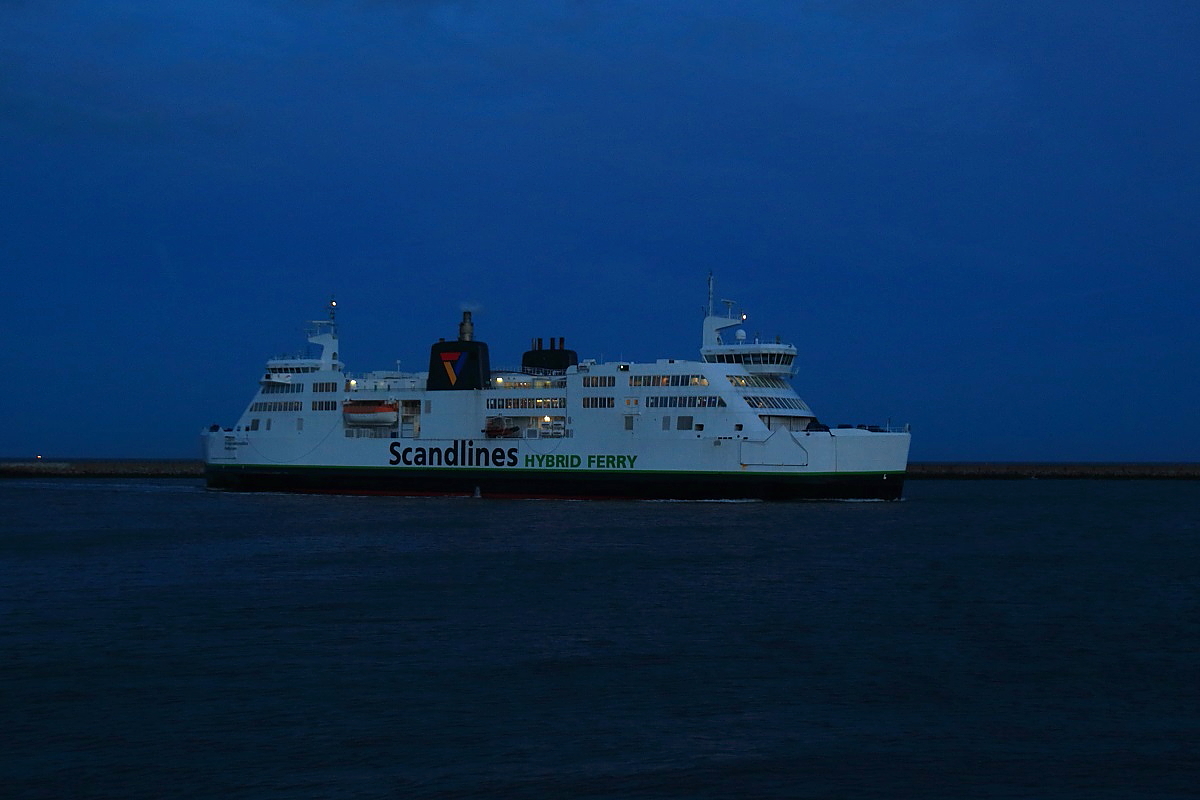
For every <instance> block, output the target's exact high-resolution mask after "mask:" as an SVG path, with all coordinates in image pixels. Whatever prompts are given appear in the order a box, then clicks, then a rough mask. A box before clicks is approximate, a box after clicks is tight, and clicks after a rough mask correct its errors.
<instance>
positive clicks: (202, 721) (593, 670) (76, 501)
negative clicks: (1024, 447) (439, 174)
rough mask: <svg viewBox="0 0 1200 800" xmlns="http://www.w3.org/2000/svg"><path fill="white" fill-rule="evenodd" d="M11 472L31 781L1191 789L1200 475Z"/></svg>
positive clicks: (173, 789) (3, 496)
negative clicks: (901, 495) (592, 479)
mask: <svg viewBox="0 0 1200 800" xmlns="http://www.w3.org/2000/svg"><path fill="white" fill-rule="evenodd" d="M906 494H907V499H906V500H905V501H904V502H901V503H814V504H796V505H774V504H763V503H617V502H595V503H586V502H539V501H490V500H467V499H453V500H449V499H447V500H442V499H434V500H430V499H420V500H412V499H391V498H347V497H307V496H285V495H235V494H223V493H215V492H207V491H205V490H203V489H202V488H201V487H200V486H199V485H198V484H196V483H193V482H189V481H178V480H166V481H154V480H45V481H35V480H6V481H2V482H0V526H2V532H0V796H2V797H4V798H34V797H39V798H40V797H45V798H94V797H112V798H187V797H205V798H208V797H212V798H218V797H219V798H265V797H280V798H290V797H295V798H375V797H402V798H473V797H504V798H627V797H634V798H657V797H673V798H674V797H678V798H727V797H728V798H741V797H746V798H895V797H921V798H973V797H1005V798H1088V800H1095V799H1097V798H1195V797H1197V796H1198V795H1197V792H1198V791H1200V789H1198V787H1200V484H1198V483H1196V482H1186V481H1178V482H1176V481H1130V482H1121V481H1080V482H1075V481H978V482H969V481H963V482H937V481H929V482H911V483H910V484H909V486H908V488H907V490H906Z"/></svg>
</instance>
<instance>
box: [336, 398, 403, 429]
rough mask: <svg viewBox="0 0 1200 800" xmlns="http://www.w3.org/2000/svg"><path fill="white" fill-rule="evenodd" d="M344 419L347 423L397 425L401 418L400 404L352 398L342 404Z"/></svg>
mask: <svg viewBox="0 0 1200 800" xmlns="http://www.w3.org/2000/svg"><path fill="white" fill-rule="evenodd" d="M342 419H344V420H345V421H346V424H347V425H395V424H396V423H397V422H398V421H399V420H400V404H399V403H394V402H393V403H385V402H380V401H379V400H350V401H349V402H346V403H343V404H342Z"/></svg>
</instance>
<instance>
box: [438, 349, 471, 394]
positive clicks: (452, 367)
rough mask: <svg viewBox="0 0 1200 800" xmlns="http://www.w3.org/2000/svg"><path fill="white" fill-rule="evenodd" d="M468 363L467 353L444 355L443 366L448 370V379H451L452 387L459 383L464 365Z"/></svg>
mask: <svg viewBox="0 0 1200 800" xmlns="http://www.w3.org/2000/svg"><path fill="white" fill-rule="evenodd" d="M466 361H467V354H466V352H465V351H464V352H461V353H442V366H444V367H445V368H446V377H448V378H449V379H450V385H451V386H453V385H455V384H456V383H458V376H459V375H460V374H461V373H462V368H463V364H465V363H466Z"/></svg>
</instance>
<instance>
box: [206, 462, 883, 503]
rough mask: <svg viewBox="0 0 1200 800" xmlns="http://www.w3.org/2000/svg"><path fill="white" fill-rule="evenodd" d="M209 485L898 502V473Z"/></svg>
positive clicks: (423, 477) (247, 474) (251, 476)
mask: <svg viewBox="0 0 1200 800" xmlns="http://www.w3.org/2000/svg"><path fill="white" fill-rule="evenodd" d="M205 477H206V479H207V482H208V486H209V487H210V488H213V489H228V490H233V491H279V492H310V493H335V494H394V495H443V494H444V495H475V494H478V495H480V496H483V497H573V498H630V499H679V500H710V499H712V500H718V499H722V500H723V499H761V500H857V499H863V500H898V499H899V498H900V495H901V491H902V489H903V486H904V473H903V472H855V473H847V472H819V473H783V474H781V473H767V472H737V473H729V472H699V471H694V472H682V471H655V470H639V471H636V472H632V471H615V470H614V471H597V470H551V469H462V468H445V467H443V468H436V467H435V468H425V469H414V468H411V467H404V468H395V467H327V466H280V465H220V464H210V465H208V466H207V467H206V469H205Z"/></svg>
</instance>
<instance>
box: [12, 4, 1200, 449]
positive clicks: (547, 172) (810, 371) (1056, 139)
mask: <svg viewBox="0 0 1200 800" xmlns="http://www.w3.org/2000/svg"><path fill="white" fill-rule="evenodd" d="M1197 142H1200V4H1197V3H1194V2H1190V1H1189V2H1183V1H1181V2H1154V1H1153V0H1150V2H1144V3H1136V4H1134V3H1121V4H1096V3H1090V2H1087V3H1085V2H1076V1H1075V0H1062V1H1061V2H1055V3H1045V2H1020V1H1019V0H1018V1H1017V2H1004V3H980V4H971V3H961V2H935V1H934V0H910V1H907V2H905V1H903V0H897V1H896V2H836V1H835V0H826V1H825V2H802V1H801V0H790V1H789V2H784V1H782V0H781V1H780V2H736V3H735V2H731V1H730V2H703V1H697V0H688V1H687V2H684V1H683V0H678V1H677V2H669V1H664V2H653V3H645V2H638V3H633V2H619V0H606V2H588V1H586V0H575V1H574V2H520V1H517V2H506V3H492V2H434V1H433V0H428V1H427V2H419V1H417V0H412V1H410V2H386V1H385V0H355V1H352V0H343V1H342V2H333V1H332V0H331V1H329V2H322V0H292V1H291V2H287V1H285V0H237V2H230V1H228V0H204V2H193V1H192V0H179V1H178V2H173V3H168V4H136V3H102V2H70V0H46V2H32V1H30V2H19V1H14V0H0V143H2V148H3V149H2V151H0V152H2V154H3V158H2V159H0V187H3V196H4V197H5V198H6V200H7V202H6V203H5V204H4V205H5V211H4V213H3V214H2V215H0V264H2V265H3V274H4V276H5V279H4V282H5V290H6V291H5V292H4V294H3V306H2V309H3V313H4V319H5V322H6V327H7V329H8V336H7V337H6V338H7V341H8V342H9V344H8V346H7V347H6V348H5V354H4V360H3V372H4V376H5V378H4V389H5V390H4V392H3V393H2V397H3V400H0V403H2V405H0V412H2V413H3V418H4V419H5V420H6V422H5V424H4V426H3V433H0V456H28V455H33V454H35V453H43V454H46V455H48V456H64V457H71V456H94V457H123V456H128V457H191V456H194V455H196V453H197V452H198V445H197V433H198V431H199V430H200V428H201V426H203V425H207V424H208V423H211V422H222V423H224V424H231V423H232V422H233V421H234V420H235V419H236V417H237V415H238V414H239V413H240V411H241V410H242V408H243V407H244V406H245V404H246V403H247V402H248V401H249V398H250V394H251V392H253V391H254V389H255V387H256V383H255V379H256V378H257V374H258V371H259V368H260V366H261V364H262V361H263V360H264V359H265V358H267V357H268V356H271V355H275V354H277V353H281V352H284V351H287V350H291V349H295V347H296V346H297V345H298V344H300V343H301V342H302V339H301V330H302V328H303V322H304V320H306V319H311V318H314V317H318V316H320V314H321V313H322V308H323V306H324V304H325V302H326V301H327V300H328V298H329V296H330V295H331V294H333V295H336V296H337V298H338V301H339V306H340V307H341V309H342V310H341V314H340V323H341V325H340V327H341V333H342V356H343V358H344V359H345V360H346V361H347V363H348V367H349V369H351V370H352V371H366V370H369V369H379V368H390V367H392V366H394V364H395V361H396V360H397V359H400V360H401V361H402V367H403V368H410V369H423V368H424V363H425V359H426V358H427V348H428V345H429V343H430V342H432V341H435V340H436V339H437V338H438V337H440V336H446V337H450V336H453V335H454V334H455V332H456V323H457V320H458V318H459V312H460V309H461V308H462V307H463V305H464V304H471V305H472V306H473V307H475V308H476V309H477V314H476V330H477V334H478V336H479V338H482V339H484V340H486V341H488V342H489V343H490V344H491V346H492V360H493V363H494V364H511V363H516V362H517V360H518V359H519V355H520V351H521V350H522V349H523V348H524V347H525V346H526V344H527V342H528V341H529V339H530V337H534V336H543V337H547V336H551V335H555V336H565V337H566V338H567V340H568V343H569V344H570V345H572V346H574V347H575V348H576V349H577V350H579V352H580V355H581V357H597V358H600V357H605V358H617V357H624V358H634V359H653V358H658V357H668V356H670V357H693V356H695V354H696V349H697V347H698V346H699V337H700V316H699V315H700V307H701V305H702V303H703V301H704V293H705V280H706V276H707V274H708V271H709V270H712V271H714V272H715V273H716V276H717V281H718V293H719V295H720V296H722V297H731V298H734V299H736V300H738V301H739V302H740V303H741V304H742V305H743V306H744V307H745V310H747V311H748V312H749V313H750V314H751V322H750V332H751V333H755V332H761V333H762V334H763V335H764V336H772V337H773V336H775V335H776V334H779V335H782V336H783V338H784V339H785V340H789V341H793V342H795V343H796V344H797V345H798V346H799V347H800V348H801V350H802V352H803V356H802V359H801V371H800V374H799V376H798V377H797V379H796V381H795V384H796V387H797V389H798V391H799V393H800V394H801V396H803V397H804V398H806V399H807V400H808V401H809V403H810V404H811V405H812V406H813V407H814V408H815V409H816V410H817V412H818V414H819V415H820V416H821V418H822V419H823V420H824V421H826V422H830V423H837V422H883V421H886V420H887V419H889V418H890V419H891V420H892V421H893V422H894V423H895V422H910V423H911V424H912V426H913V431H914V439H913V448H912V457H913V459H915V460H943V459H945V460H1025V459H1030V460H1096V461H1105V460H1143V461H1158V460H1196V459H1197V457H1198V456H1197V454H1198V453H1200V425H1197V423H1196V421H1195V413H1194V412H1195V409H1196V406H1197V401H1196V394H1197V390H1198V389H1200V366H1198V365H1200V344H1198V341H1200V330H1198V328H1200V325H1198V324H1197V321H1196V316H1197V315H1196V307H1197V300H1198V298H1200V259H1198V256H1200V234H1198V227H1200V226H1198V225H1197V219H1198V218H1200V159H1198V158H1197V156H1196V143H1197Z"/></svg>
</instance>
